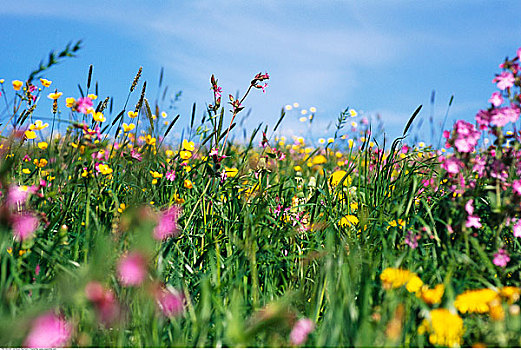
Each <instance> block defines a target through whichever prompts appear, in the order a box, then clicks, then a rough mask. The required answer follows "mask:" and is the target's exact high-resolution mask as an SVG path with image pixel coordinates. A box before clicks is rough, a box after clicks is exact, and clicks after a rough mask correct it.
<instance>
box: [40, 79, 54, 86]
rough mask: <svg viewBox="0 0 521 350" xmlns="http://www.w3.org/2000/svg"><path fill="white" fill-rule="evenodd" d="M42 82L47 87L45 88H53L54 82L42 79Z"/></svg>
mask: <svg viewBox="0 0 521 350" xmlns="http://www.w3.org/2000/svg"><path fill="white" fill-rule="evenodd" d="M40 82H41V83H42V85H43V86H45V87H49V86H51V84H52V81H50V80H47V79H44V78H40Z"/></svg>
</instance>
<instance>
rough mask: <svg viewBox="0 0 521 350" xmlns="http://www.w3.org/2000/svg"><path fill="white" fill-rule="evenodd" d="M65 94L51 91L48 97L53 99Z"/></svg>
mask: <svg viewBox="0 0 521 350" xmlns="http://www.w3.org/2000/svg"><path fill="white" fill-rule="evenodd" d="M61 95H63V92H51V93H50V94H49V95H47V98H49V99H51V100H57V99H59V98H60V97H61Z"/></svg>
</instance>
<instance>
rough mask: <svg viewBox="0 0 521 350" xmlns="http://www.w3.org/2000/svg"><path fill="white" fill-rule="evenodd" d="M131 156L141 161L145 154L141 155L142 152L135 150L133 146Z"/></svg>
mask: <svg viewBox="0 0 521 350" xmlns="http://www.w3.org/2000/svg"><path fill="white" fill-rule="evenodd" d="M130 157H132V158H134V159H135V160H137V161H138V162H141V161H142V160H143V156H141V154H140V153H138V152H137V151H135V150H134V149H133V148H132V150H130Z"/></svg>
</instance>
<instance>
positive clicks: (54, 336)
mask: <svg viewBox="0 0 521 350" xmlns="http://www.w3.org/2000/svg"><path fill="white" fill-rule="evenodd" d="M71 328H72V327H71V325H70V324H69V323H68V322H67V321H65V320H64V319H63V318H61V317H59V316H56V315H55V314H54V313H52V312H48V313H46V314H44V315H42V316H40V317H38V318H36V319H35V320H34V321H33V323H32V327H31V331H30V332H29V334H28V335H27V338H25V340H24V344H23V345H24V346H25V347H28V348H62V347H66V346H67V343H68V342H69V339H70V338H71V334H72V329H71Z"/></svg>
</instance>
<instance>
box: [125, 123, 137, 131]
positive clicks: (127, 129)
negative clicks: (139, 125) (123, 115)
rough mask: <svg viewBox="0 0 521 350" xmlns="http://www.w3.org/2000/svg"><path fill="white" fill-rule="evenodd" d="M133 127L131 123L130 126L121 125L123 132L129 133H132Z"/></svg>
mask: <svg viewBox="0 0 521 350" xmlns="http://www.w3.org/2000/svg"><path fill="white" fill-rule="evenodd" d="M135 127H136V126H135V125H134V124H133V123H130V124H127V123H123V131H124V132H129V131H132V130H134V129H135Z"/></svg>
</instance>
